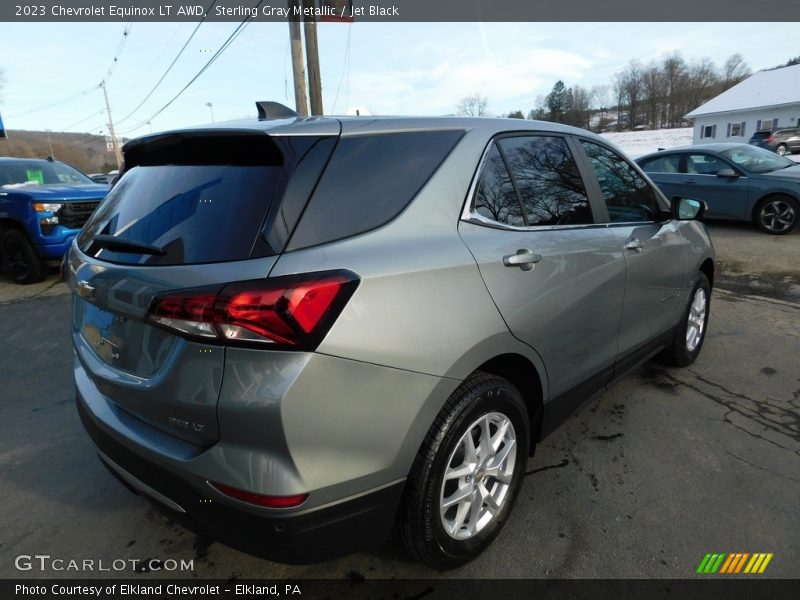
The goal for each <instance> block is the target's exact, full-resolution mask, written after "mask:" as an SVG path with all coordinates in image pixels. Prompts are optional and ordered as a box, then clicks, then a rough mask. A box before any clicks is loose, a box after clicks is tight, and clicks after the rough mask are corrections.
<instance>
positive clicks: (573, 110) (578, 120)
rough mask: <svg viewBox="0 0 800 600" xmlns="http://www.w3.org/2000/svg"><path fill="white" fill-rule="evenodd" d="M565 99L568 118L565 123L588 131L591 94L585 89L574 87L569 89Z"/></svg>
mask: <svg viewBox="0 0 800 600" xmlns="http://www.w3.org/2000/svg"><path fill="white" fill-rule="evenodd" d="M567 97H568V99H569V111H568V114H569V118H568V120H567V122H568V123H569V124H570V125H575V126H576V127H583V128H584V129H588V128H589V117H590V116H591V110H590V109H591V106H592V96H591V92H590V91H589V90H587V89H586V88H585V87H581V86H579V85H574V86H572V88H570V90H569V94H568V95H567Z"/></svg>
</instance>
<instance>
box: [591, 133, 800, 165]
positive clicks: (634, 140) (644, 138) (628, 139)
mask: <svg viewBox="0 0 800 600" xmlns="http://www.w3.org/2000/svg"><path fill="white" fill-rule="evenodd" d="M602 136H603V137H604V138H606V139H608V140H609V141H610V142H612V143H614V144H616V145H617V147H619V148H620V149H621V150H622V151H623V152H625V154H627V155H628V156H630V157H631V158H637V157H639V156H643V155H645V154H649V153H650V152H656V151H657V150H658V149H659V148H663V149H664V150H666V149H667V148H674V147H675V146H686V145H689V144H691V143H692V128H691V127H682V128H680V129H653V130H651V131H622V132H619V133H603V134H602ZM786 158H791V159H792V160H793V161H794V162H798V163H800V154H792V155H790V156H789V155H787V156H786Z"/></svg>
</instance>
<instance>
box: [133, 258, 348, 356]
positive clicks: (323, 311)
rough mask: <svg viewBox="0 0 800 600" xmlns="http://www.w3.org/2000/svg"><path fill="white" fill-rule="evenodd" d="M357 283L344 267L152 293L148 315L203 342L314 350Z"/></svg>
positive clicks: (159, 323)
mask: <svg viewBox="0 0 800 600" xmlns="http://www.w3.org/2000/svg"><path fill="white" fill-rule="evenodd" d="M358 282H359V279H358V277H357V276H356V275H355V274H353V273H351V272H349V271H328V272H323V273H310V274H305V275H291V276H286V277H275V278H270V279H260V280H255V281H239V282H236V283H230V284H228V285H226V286H225V287H223V288H221V289H217V290H209V289H207V288H206V289H192V290H182V291H178V292H172V293H169V294H165V295H163V296H158V297H156V298H154V299H153V301H152V302H151V304H150V308H149V310H148V311H147V319H148V320H149V321H150V322H151V323H154V324H156V325H159V326H161V327H165V328H167V329H170V330H172V331H177V332H179V333H182V334H184V335H186V336H189V337H198V338H202V339H203V340H204V341H217V342H220V343H226V344H234V345H247V346H262V347H263V346H269V347H271V348H287V349H297V350H313V349H315V348H316V347H317V346H318V345H319V343H320V342H321V341H322V338H323V337H325V334H326V333H327V332H328V330H329V329H330V327H331V325H333V323H334V321H335V320H336V318H337V317H338V316H339V313H341V311H342V309H343V308H344V306H345V304H346V303H347V301H348V300H349V299H350V296H352V294H353V292H354V291H355V289H356V287H357V286H358Z"/></svg>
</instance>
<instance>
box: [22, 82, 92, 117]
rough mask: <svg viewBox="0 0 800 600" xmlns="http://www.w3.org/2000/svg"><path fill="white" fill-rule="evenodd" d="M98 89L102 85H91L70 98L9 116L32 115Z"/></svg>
mask: <svg viewBox="0 0 800 600" xmlns="http://www.w3.org/2000/svg"><path fill="white" fill-rule="evenodd" d="M98 89H100V86H99V85H95V86H93V87H90V88H87V89H85V90H83V91H82V92H78V93H77V94H75V95H74V96H70V97H69V98H64V99H63V100H58V101H57V102H51V103H50V104H46V105H44V106H40V107H38V108H32V109H30V110H26V111H25V112H21V113H15V114H14V115H9V118H16V117H22V116H25V115H30V114H33V113H36V112H41V111H43V110H47V109H48V108H54V107H56V106H61V105H62V104H67V103H68V102H72V101H73V100H77V99H79V98H83V97H84V96H86V95H87V94H89V93H91V92H94V91H95V90H98Z"/></svg>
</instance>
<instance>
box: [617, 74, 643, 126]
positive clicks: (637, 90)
mask: <svg viewBox="0 0 800 600" xmlns="http://www.w3.org/2000/svg"><path fill="white" fill-rule="evenodd" d="M643 80H644V69H643V68H642V63H640V62H639V61H638V60H632V61H630V62H629V63H628V66H627V67H625V70H624V71H623V72H622V77H621V85H622V91H623V94H624V95H623V98H624V102H625V104H626V105H627V107H628V126H629V127H630V128H631V129H633V128H634V127H636V125H637V123H638V118H639V101H640V100H641V97H642V91H643V88H644V81H643Z"/></svg>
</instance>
